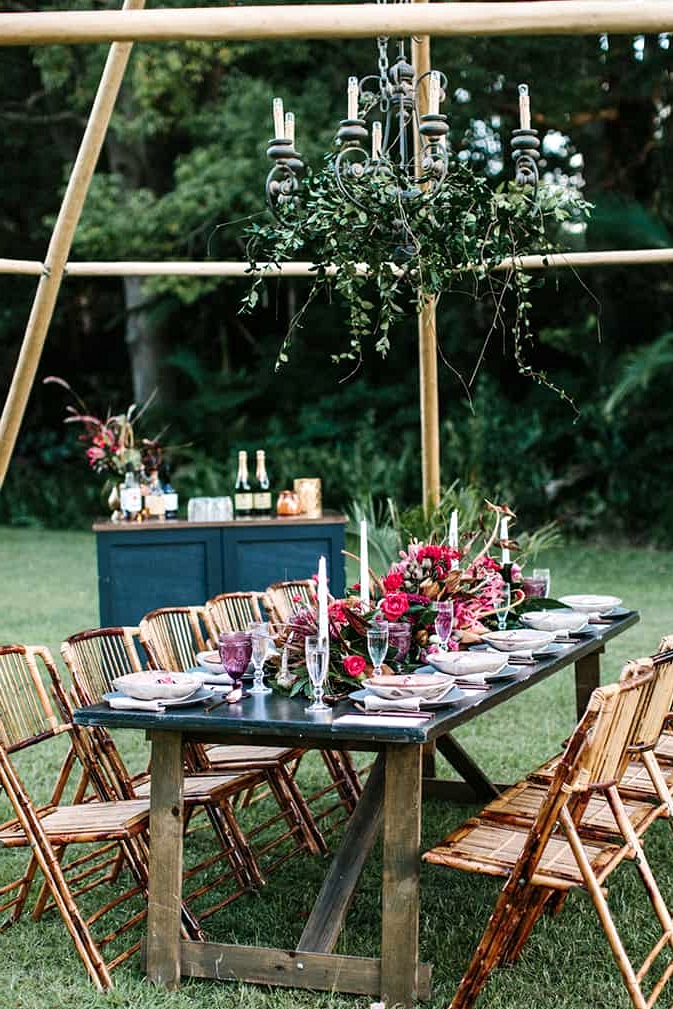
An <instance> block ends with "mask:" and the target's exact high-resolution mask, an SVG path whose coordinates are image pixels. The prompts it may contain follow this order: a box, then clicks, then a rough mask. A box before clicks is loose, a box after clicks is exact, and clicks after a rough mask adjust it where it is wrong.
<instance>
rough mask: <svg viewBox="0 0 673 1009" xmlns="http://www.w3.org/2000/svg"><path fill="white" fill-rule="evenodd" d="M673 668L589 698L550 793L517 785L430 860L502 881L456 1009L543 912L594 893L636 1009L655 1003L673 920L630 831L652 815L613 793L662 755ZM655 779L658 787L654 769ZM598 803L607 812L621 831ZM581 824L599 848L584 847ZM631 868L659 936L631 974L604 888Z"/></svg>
mask: <svg viewBox="0 0 673 1009" xmlns="http://www.w3.org/2000/svg"><path fill="white" fill-rule="evenodd" d="M657 660H658V664H657ZM672 666H673V653H672V652H670V651H669V652H667V653H665V654H663V655H660V656H657V657H655V658H652V659H646V660H640V661H639V662H634V663H629V664H628V666H627V667H626V668H625V670H624V672H623V674H622V678H621V679H620V682H619V683H618V684H613V685H610V686H608V687H603V688H598V689H597V690H595V691H594V692H593V694H592V696H591V699H590V702H589V705H588V707H587V711H586V712H585V714H584V716H583V718H582V719H581V720H580V723H579V724H578V726H577V728H576V729H575V731H574V733H573V734H572V736H571V737H570V739H569V741H568V744H567V746H566V748H565V750H564V753H563V755H562V756H561V758H560V759H557V760H556V761H555V765H554V772H553V775H552V777H551V779H550V780H549V782H548V783H547V786H546V787H542V786H539V785H535V784H534V783H531V781H530V780H527V781H525V782H523V783H522V787H521V788H517V787H516V786H515V787H514V789H510V790H508V792H507V793H505V795H504V796H502V797H499V799H496V800H494V802H492V803H490V804H489V807H488V810H487V811H486V812H485V813H482V814H480V815H479V816H477V817H473V818H472V819H471V820H469V821H467V823H465V824H463V825H461V826H460V827H457V828H456V829H455V830H453V831H452V832H451V833H450V834H449V835H448V836H447V837H446V838H445V839H444V840H443V841H442V842H440V843H439V844H438V845H436V846H435V847H434V848H433V849H432V850H431V851H429V852H427V853H426V854H425V855H424V856H423V858H424V861H426V862H429V863H431V864H434V865H436V866H444V867H450V868H454V869H460V870H463V871H470V872H478V873H480V874H484V875H488V876H504V877H505V884H504V886H503V889H502V891H501V893H500V895H499V897H498V900H497V902H496V905H495V908H494V911H493V913H492V914H491V917H490V919H489V921H488V924H487V925H486V929H485V931H484V933H483V935H482V938H481V940H480V941H479V944H478V946H477V948H476V950H475V952H474V954H473V956H472V959H471V961H470V964H469V966H468V968H467V970H466V972H465V974H464V975H463V978H462V980H461V982H460V985H459V988H458V990H457V992H456V994H455V996H454V998H453V1000H452V1002H451V1009H469V1007H471V1006H472V1005H473V1004H474V1002H475V1000H476V998H477V996H478V995H479V993H480V991H481V989H482V988H483V987H484V985H485V983H486V981H487V980H488V977H489V975H490V973H491V972H492V971H493V969H494V968H495V967H497V966H502V965H504V964H506V963H511V962H513V961H515V960H516V959H517V958H518V956H519V954H520V953H521V950H522V948H523V946H524V944H525V942H526V940H527V938H528V936H529V934H530V932H531V930H532V929H533V927H534V925H535V922H536V921H537V919H538V918H539V916H540V914H541V913H542V912H543V910H544V909H545V907H548V906H549V907H555V908H556V909H558V908H559V906H561V905H562V903H563V900H564V898H565V896H566V894H567V892H568V891H569V890H570V889H571V888H580V889H582V890H585V891H586V892H588V893H589V895H590V897H591V900H592V902H593V904H594V907H595V909H596V912H597V914H598V918H599V921H600V924H601V926H602V928H603V931H604V933H605V936H606V939H607V941H608V943H609V945H610V948H611V951H612V953H613V956H614V958H615V960H616V962H617V965H618V967H619V970H620V972H621V974H622V978H623V980H624V983H625V985H626V988H627V990H628V993H629V995H630V997H631V1001H632V1003H633V1005H634V1007H635V1009H651V1007H652V1006H653V1005H654V1003H655V1002H656V1001H657V998H658V997H659V995H660V994H661V992H662V991H663V990H664V988H665V986H666V984H667V982H668V981H669V979H670V978H671V976H673V961H672V960H671V957H673V919H672V918H671V915H670V913H669V911H668V909H667V907H666V905H665V902H664V900H663V897H662V895H661V892H660V890H659V887H658V885H657V882H656V879H655V877H654V874H653V872H652V870H651V868H650V865H649V862H648V860H647V857H646V854H645V851H644V849H643V846H642V842H641V839H640V837H639V836H638V831H637V829H635V827H634V820H635V822H636V823H638V822H639V818H640V816H641V814H642V815H643V816H644V818H645V819H647V814H646V813H645V811H644V809H642V808H639V807H641V804H639V803H636V804H633V805H631V804H630V803H627V804H625V802H624V798H623V796H622V794H621V792H620V790H619V789H618V787H617V783H618V782H620V781H621V780H622V777H623V774H624V772H625V770H626V767H627V765H628V764H629V761H630V759H631V754H632V752H633V751H634V749H637V748H638V746H641V745H642V746H644V747H646V748H645V749H643V761H644V763H645V764H650V765H652V761H653V757H652V752H651V749H647V747H650V746H652V747H653V746H654V743H655V742H656V739H657V737H658V735H659V733H660V732H661V726H662V724H663V720H664V717H665V712H666V709H667V707H668V705H669V704H670V676H671V667H672ZM659 668H660V669H661V671H662V675H660V676H659V675H657V672H658V669H659ZM648 770H650V771H651V772H652V774H653V780H654V781H655V782H656V780H657V779H656V765H655V766H654V767H652V766H650V767H649V768H648ZM660 787H661V786H660V783H658V784H657V789H659V790H660ZM656 798H657V800H658V805H657V806H656V807H655V813H656V815H664V813H665V812H666V811H667V806H666V803H665V802H664V801H663V800H662V796H661V795H660V794H659V791H657V795H656ZM594 800H599V803H598V804H597V803H596V802H595V801H594ZM601 803H603V804H607V806H608V807H609V809H610V811H611V815H612V818H613V823H614V825H615V826H616V827H617V830H616V831H613V830H612V825H610V824H608V822H607V821H606V820H605V808H603V809H601V808H600V804H601ZM585 815H586V816H587V817H588V821H589V823H590V828H589V829H590V830H593V832H594V833H595V834H596V836H595V837H593V838H587V837H586V836H582V829H583V828H582V822H583V817H584V816H585ZM650 815H651V814H650ZM499 817H501V818H502V819H499ZM643 822H644V820H643ZM606 827H609V829H608V831H606V830H605V828H606ZM609 833H613V834H614V836H613V837H612V838H610V837H608V836H607V835H608V834H609ZM603 834H605V836H601V835H603ZM624 861H628V862H630V863H632V864H634V865H635V866H636V868H637V870H638V874H639V877H640V880H641V882H642V884H643V888H644V890H645V893H646V895H647V896H648V898H649V901H650V904H651V908H652V912H653V914H654V916H655V918H656V919H657V925H658V928H659V937H658V938H657V940H656V942H655V943H654V945H653V946H652V948H651V950H650V952H649V953H648V954H647V956H646V958H645V960H644V961H643V964H642V966H640V967H635V966H634V965H633V964H632V963H631V961H630V959H629V957H628V954H627V952H626V950H625V948H624V945H623V943H622V940H621V937H620V935H619V932H618V931H617V927H616V925H615V922H614V920H613V917H612V914H611V911H610V909H609V906H608V903H607V889H606V882H607V880H608V878H609V877H610V875H611V873H612V872H613V871H614V870H615V869H616V868H617V867H618V866H620V865H621V864H622V863H623V862H624ZM648 926H649V923H646V925H644V926H643V930H644V929H645V927H648ZM663 951H666V952H667V954H668V955H667V957H665V958H664V959H666V961H667V962H666V964H665V966H664V967H663V970H662V973H661V974H660V976H659V977H658V978H657V979H655V980H653V981H652V983H651V988H650V991H649V994H646V992H645V990H644V981H645V979H646V978H647V977H648V975H649V973H650V971H651V970H652V969H653V967H654V965H655V963H657V962H659V964H661V960H660V959H659V957H660V954H661V953H662V952H663Z"/></svg>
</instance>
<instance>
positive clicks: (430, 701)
mask: <svg viewBox="0 0 673 1009" xmlns="http://www.w3.org/2000/svg"><path fill="white" fill-rule="evenodd" d="M348 696H349V697H350V699H351V700H352V701H359V703H360V704H364V701H365V697H367V696H369V697H378V696H379V695H378V694H374V692H373V691H372V690H367V689H364V690H354V691H353V692H352V693H351V694H349V695H348ZM407 696H408V695H407ZM464 697H465V694H464V693H463V691H462V690H461V689H460V687H455V686H453V685H451V686H449V687H447V688H446V690H445V691H444V693H443V694H440V695H439V696H438V697H419V698H418V702H419V707H420V708H429V709H432V710H435V709H437V708H444V707H448V705H450V704H457V703H458V701H462V700H463V698H464Z"/></svg>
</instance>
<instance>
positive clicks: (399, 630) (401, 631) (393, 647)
mask: <svg viewBox="0 0 673 1009" xmlns="http://www.w3.org/2000/svg"><path fill="white" fill-rule="evenodd" d="M410 647H411V624H407V623H406V622H405V623H402V622H400V623H395V624H388V650H389V651H392V655H390V657H389V659H390V660H391V661H393V662H395V663H396V665H397V666H398V668H399V667H400V666H402V665H403V663H404V660H405V659H406V657H407V655H408V654H409V648H410Z"/></svg>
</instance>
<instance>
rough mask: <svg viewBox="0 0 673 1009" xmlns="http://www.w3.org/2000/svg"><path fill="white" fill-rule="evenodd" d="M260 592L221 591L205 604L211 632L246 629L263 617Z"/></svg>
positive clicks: (219, 632) (218, 632)
mask: <svg viewBox="0 0 673 1009" xmlns="http://www.w3.org/2000/svg"><path fill="white" fill-rule="evenodd" d="M260 599H261V593H260V592H221V593H220V594H219V595H217V596H213V597H212V599H208V600H207V602H206V605H205V610H206V614H207V616H208V620H209V622H210V629H211V633H214V634H216V635H217V634H221V633H222V632H223V631H244V630H246V629H247V627H248V625H249V624H251V623H255V622H257V621H260V620H262V619H263V617H262V610H261V608H260V605H259V603H260Z"/></svg>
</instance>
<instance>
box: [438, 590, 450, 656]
mask: <svg viewBox="0 0 673 1009" xmlns="http://www.w3.org/2000/svg"><path fill="white" fill-rule="evenodd" d="M452 630H453V599H442V600H441V601H440V602H438V603H435V633H436V634H437V637H438V638H439V645H440V648H441V649H442V651H443V652H445V651H446V650H447V647H448V644H449V638H450V637H451V631H452Z"/></svg>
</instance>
